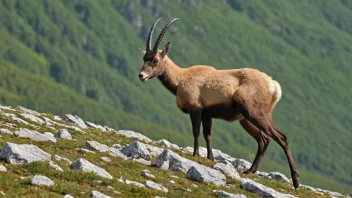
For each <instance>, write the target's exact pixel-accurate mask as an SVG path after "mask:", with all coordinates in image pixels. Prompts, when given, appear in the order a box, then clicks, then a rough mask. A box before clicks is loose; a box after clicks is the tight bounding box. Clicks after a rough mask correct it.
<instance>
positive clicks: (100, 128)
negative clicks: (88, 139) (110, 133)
mask: <svg viewBox="0 0 352 198" xmlns="http://www.w3.org/2000/svg"><path fill="white" fill-rule="evenodd" d="M85 123H86V125H87V126H88V127H91V128H95V129H99V130H101V131H104V132H105V131H107V130H106V129H105V128H104V127H103V126H101V125H99V124H94V123H92V122H87V121H86V122H85Z"/></svg>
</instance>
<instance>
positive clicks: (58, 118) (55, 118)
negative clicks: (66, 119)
mask: <svg viewBox="0 0 352 198" xmlns="http://www.w3.org/2000/svg"><path fill="white" fill-rule="evenodd" d="M53 120H56V121H63V120H62V119H61V118H60V116H57V115H55V116H53Z"/></svg>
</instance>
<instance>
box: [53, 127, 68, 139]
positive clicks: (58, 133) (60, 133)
mask: <svg viewBox="0 0 352 198" xmlns="http://www.w3.org/2000/svg"><path fill="white" fill-rule="evenodd" d="M54 136H55V137H57V138H61V139H66V140H71V139H72V136H71V133H70V132H68V131H67V129H60V130H58V131H56V133H55V134H54Z"/></svg>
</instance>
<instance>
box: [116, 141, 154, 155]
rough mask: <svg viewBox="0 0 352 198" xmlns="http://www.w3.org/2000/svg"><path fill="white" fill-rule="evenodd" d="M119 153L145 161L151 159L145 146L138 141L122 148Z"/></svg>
mask: <svg viewBox="0 0 352 198" xmlns="http://www.w3.org/2000/svg"><path fill="white" fill-rule="evenodd" d="M121 152H122V153H123V154H125V155H126V156H128V157H132V158H143V159H145V160H150V159H151V154H150V152H149V150H148V149H147V147H146V145H145V144H143V143H141V142H139V141H135V142H133V143H131V144H130V145H128V146H125V147H123V148H122V149H121Z"/></svg>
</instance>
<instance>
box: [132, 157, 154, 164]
mask: <svg viewBox="0 0 352 198" xmlns="http://www.w3.org/2000/svg"><path fill="white" fill-rule="evenodd" d="M132 161H134V162H138V163H140V164H144V165H147V166H151V165H152V162H151V161H148V160H145V159H143V158H139V159H136V158H133V160H132Z"/></svg>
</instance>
